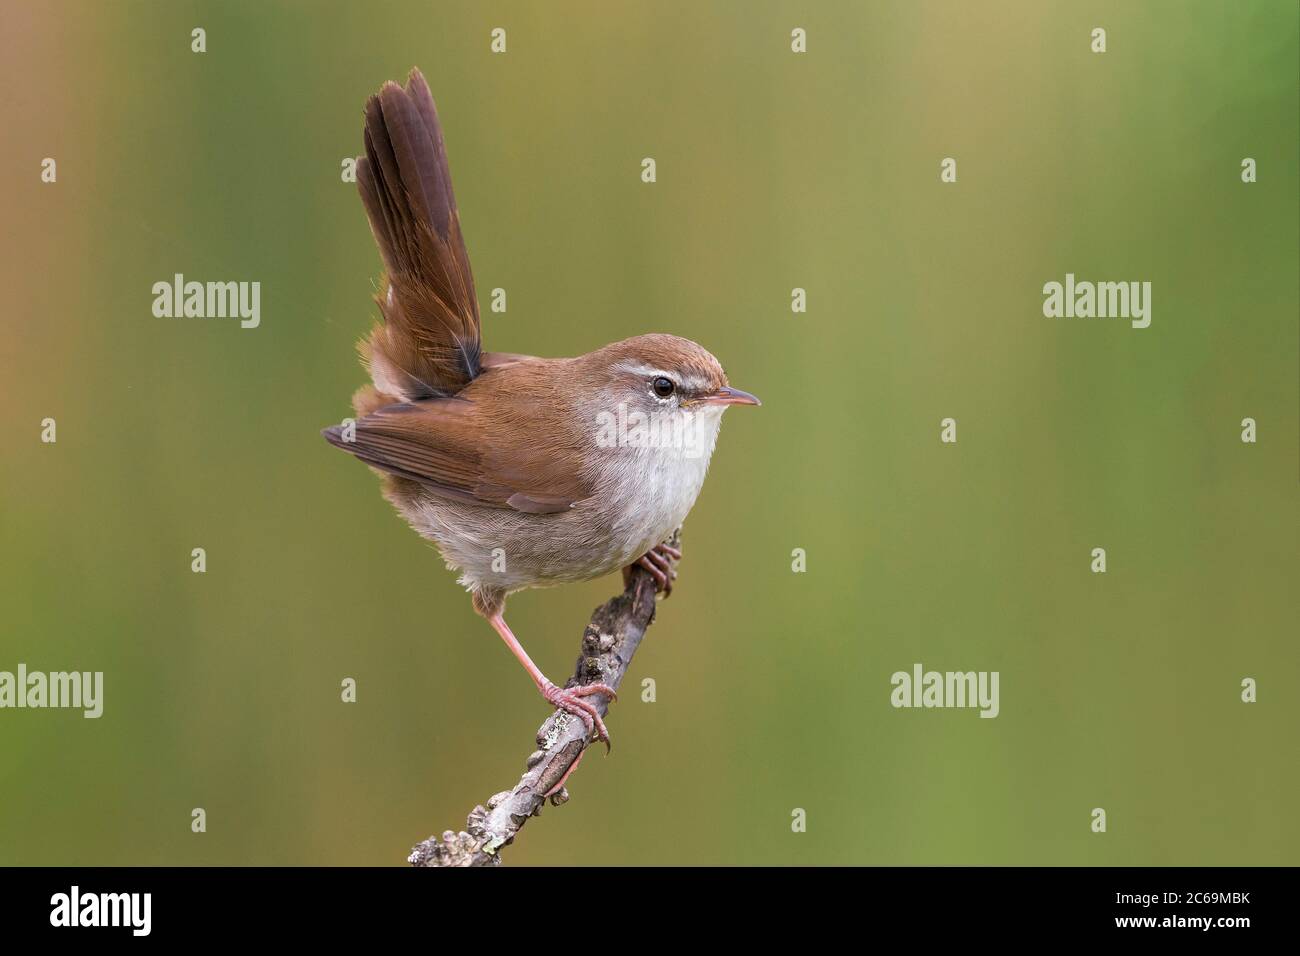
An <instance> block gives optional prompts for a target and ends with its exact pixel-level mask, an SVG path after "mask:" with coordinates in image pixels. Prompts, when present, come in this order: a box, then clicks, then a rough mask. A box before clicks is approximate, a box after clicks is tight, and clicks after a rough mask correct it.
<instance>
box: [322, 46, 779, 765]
mask: <svg viewBox="0 0 1300 956" xmlns="http://www.w3.org/2000/svg"><path fill="white" fill-rule="evenodd" d="M365 150H366V154H365V156H363V157H360V158H359V159H358V160H357V184H358V186H359V187H360V190H361V199H362V202H363V203H364V205H365V209H366V216H367V217H368V218H369V220H370V229H371V231H372V232H373V233H374V236H375V242H376V243H377V244H378V245H379V252H380V255H381V256H382V257H383V260H384V266H385V268H386V270H387V276H386V280H385V283H384V284H383V285H382V287H381V288H382V289H383V291H382V292H381V293H380V294H379V295H378V296H377V297H376V300H375V301H376V302H377V303H378V304H379V309H380V312H381V313H382V315H383V321H382V322H381V323H379V324H377V325H376V326H375V328H374V330H373V331H372V332H371V333H370V336H369V337H368V338H367V339H365V340H363V341H362V342H361V345H360V350H361V353H362V360H363V362H364V364H365V365H366V367H367V368H368V370H369V372H370V376H371V380H372V383H373V384H371V385H366V386H364V387H362V388H361V389H360V390H359V391H358V392H357V393H356V395H354V396H353V399H352V404H353V406H354V408H355V409H356V413H357V420H356V422H355V424H353V425H347V426H334V427H332V428H327V429H325V430H324V432H323V434H324V435H325V437H326V439H328V440H329V441H330V442H331V443H332V444H334V445H337V446H338V447H340V448H342V449H344V450H345V451H348V452H351V453H352V454H353V455H355V456H356V457H357V458H359V459H361V460H362V461H363V462H365V463H366V464H368V465H370V466H371V467H372V468H374V469H376V470H377V471H378V472H379V473H380V474H381V475H382V477H383V492H384V496H385V497H386V498H387V499H388V500H389V501H390V502H392V504H393V505H394V506H395V507H396V508H397V510H398V511H399V512H400V513H401V514H402V515H403V516H404V517H405V518H406V520H407V521H408V522H410V524H411V526H412V527H413V528H414V529H415V530H416V531H418V532H419V533H420V534H421V535H423V536H424V537H425V538H428V539H429V540H431V541H433V542H434V543H435V544H436V545H437V547H438V550H439V551H440V552H441V554H442V556H443V558H444V560H445V561H446V562H447V566H448V567H449V568H452V569H454V570H458V571H460V572H461V577H460V583H461V584H462V585H464V587H465V588H466V589H468V590H469V592H470V594H471V595H472V598H473V603H474V610H475V611H477V612H478V613H479V614H481V615H483V616H484V617H485V618H487V620H488V622H489V623H490V624H491V625H492V627H493V628H495V629H496V631H497V633H498V634H500V635H501V638H502V639H503V640H504V641H505V642H506V644H507V645H508V646H509V648H510V650H511V651H512V652H513V653H514V655H515V657H517V658H518V659H519V661H520V663H522V664H523V665H524V668H525V669H526V670H527V671H528V673H529V675H530V676H531V677H532V679H533V681H534V682H535V683H536V684H537V687H538V690H540V691H541V693H542V696H543V697H545V698H546V700H547V701H549V702H550V703H551V704H552V705H554V706H556V707H559V708H562V709H563V710H565V711H567V712H569V713H572V714H575V715H577V716H578V717H580V718H581V719H582V721H583V722H584V724H585V726H586V728H587V733H588V735H589V736H590V735H591V734H592V733H593V732H594V733H595V734H596V735H597V736H598V737H599V738H600V739H601V740H603V741H605V744H606V746H608V744H609V734H608V732H607V731H606V729H605V725H604V723H603V722H602V721H601V719H600V715H599V713H598V712H597V711H596V708H595V707H593V706H592V704H591V703H590V702H589V701H588V700H586V698H588V697H590V696H592V695H594V694H605V695H607V696H608V697H609V699H610V700H611V701H612V700H613V699H614V691H613V690H612V689H611V688H609V687H608V686H606V685H604V684H588V685H585V686H580V687H567V688H561V687H557V686H556V685H555V684H553V683H552V682H551V681H550V680H548V679H547V678H546V675H545V674H543V673H542V672H541V670H540V669H539V668H538V667H537V665H536V664H534V663H533V662H532V660H531V659H530V658H529V656H528V654H527V653H525V652H524V649H523V647H522V645H520V643H519V641H518V640H517V639H516V638H515V636H514V634H513V633H511V631H510V628H509V627H508V626H507V625H506V622H505V618H504V617H503V616H502V615H503V612H504V610H505V604H506V596H507V595H508V594H511V593H513V592H515V591H519V590H522V589H524V588H532V587H548V586H551V585H556V584H562V583H565V582H568V581H583V580H587V579H590V578H595V577H599V576H601V575H604V574H607V573H609V572H611V571H615V570H617V569H619V568H623V567H630V565H632V564H639V565H640V566H642V567H644V568H646V569H647V570H648V571H650V573H651V574H653V575H654V576H655V580H656V583H657V584H658V586H659V588H660V589H661V590H663V591H665V592H669V591H671V588H672V577H673V576H675V575H674V572H672V571H671V569H670V567H669V562H668V558H669V557H672V558H678V557H680V556H681V555H680V554H679V553H678V552H676V551H675V550H674V549H673V548H672V547H670V546H669V545H667V544H666V543H665V542H666V540H667V539H668V538H669V536H670V535H671V534H672V533H673V531H674V530H675V529H676V528H677V527H678V526H679V525H680V524H681V523H682V520H683V519H684V518H685V517H686V514H687V512H689V511H690V510H691V506H692V505H694V503H695V498H696V496H697V495H698V494H699V491H700V487H701V485H702V484H703V482H704V474H705V471H706V470H707V469H708V465H709V456H710V455H711V454H712V453H713V447H714V443H715V441H716V440H717V435H718V426H719V425H720V424H721V421H722V413H723V411H724V410H725V408H726V406H728V405H757V404H759V401H758V399H757V398H755V397H754V396H753V395H750V394H749V393H747V392H742V391H740V390H739V389H735V388H731V387H730V386H729V385H728V384H727V376H726V375H725V374H724V373H723V371H722V366H721V365H719V364H718V361H717V359H715V358H714V357H713V356H712V355H710V354H709V353H708V352H707V351H705V350H704V349H703V348H701V347H700V346H699V345H696V344H695V343H694V342H691V341H689V340H687V339H683V338H678V337H677V336H673V335H640V336H636V337H635V338H630V339H625V340H623V341H622V342H615V343H614V344H613V345H607V346H605V347H604V348H602V349H597V350H596V351H594V352H589V353H588V354H586V355H581V356H578V357H577V358H560V359H543V358H534V357H532V356H527V355H511V354H504V353H492V352H483V351H481V345H480V337H479V311H478V301H477V299H476V297H475V294H474V278H473V276H472V274H471V273H470V266H469V257H468V255H467V254H466V252H465V242H464V239H463V238H462V236H461V231H460V216H459V214H458V213H457V210H456V200H455V198H454V196H453V195H452V190H451V175H450V173H449V172H448V169H447V152H446V148H445V146H444V145H443V139H442V129H441V127H440V126H439V123H438V114H437V111H436V109H435V108H434V104H433V97H432V96H431V95H430V94H429V86H428V84H427V83H426V82H425V80H424V77H423V76H422V75H421V74H420V72H419V70H412V71H411V75H410V77H409V78H408V80H407V83H406V87H405V88H403V87H400V86H398V85H397V84H396V83H391V82H390V83H386V84H384V86H383V88H382V89H381V90H380V91H379V93H378V95H376V96H372V97H370V99H369V100H368V101H367V103H366V124H365Z"/></svg>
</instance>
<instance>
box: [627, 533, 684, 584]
mask: <svg viewBox="0 0 1300 956" xmlns="http://www.w3.org/2000/svg"><path fill="white" fill-rule="evenodd" d="M681 558H682V553H681V551H679V550H677V549H676V548H674V547H673V546H672V545H671V544H658V545H655V546H654V547H653V548H651V549H650V550H649V551H647V552H646V553H645V554H643V555H642V556H641V557H639V558H637V560H636V561H635V562H634V566H636V567H641V568H645V569H646V570H647V571H649V572H650V576H651V577H652V578H654V580H655V589H656V590H658V591H662V592H663V594H664V597H669V596H671V595H672V593H673V582H674V581H675V580H677V572H676V571H675V570H674V569H673V564H672V562H673V561H680V560H681Z"/></svg>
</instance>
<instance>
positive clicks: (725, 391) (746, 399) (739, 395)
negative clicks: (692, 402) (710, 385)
mask: <svg viewBox="0 0 1300 956" xmlns="http://www.w3.org/2000/svg"><path fill="white" fill-rule="evenodd" d="M699 402H700V404H701V405H762V404H763V403H762V402H760V401H759V400H758V396H757V395H751V394H749V392H742V391H741V390H740V389H738V388H731V387H730V386H723V387H722V388H720V389H718V390H717V391H716V392H714V393H713V394H712V395H705V396H704V397H703V398H701V399H700V400H699Z"/></svg>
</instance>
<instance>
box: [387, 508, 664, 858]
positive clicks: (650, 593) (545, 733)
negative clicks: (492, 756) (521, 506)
mask: <svg viewBox="0 0 1300 956" xmlns="http://www.w3.org/2000/svg"><path fill="white" fill-rule="evenodd" d="M680 541H681V529H680V528H679V529H678V530H677V531H675V532H674V533H673V536H672V538H671V539H670V541H669V542H668V543H669V544H671V545H673V546H674V547H680ZM654 617H655V581H654V578H653V577H651V575H650V573H649V572H648V571H646V570H645V569H644V568H641V567H638V566H636V565H633V566H632V572H631V575H630V577H629V579H628V585H627V589H626V590H625V591H624V592H623V593H622V594H620V595H618V596H617V597H613V598H610V599H609V600H608V601H606V602H605V603H604V604H602V605H601V606H600V607H598V608H596V610H595V611H593V612H592V615H591V623H590V624H588V625H587V629H586V631H584V632H583V635H582V650H581V652H580V654H579V656H578V665H577V667H576V669H575V670H574V672H573V678H572V679H571V680H570V681H569V683H568V686H570V687H572V686H575V685H577V684H592V683H605V684H608V685H610V686H611V687H613V688H614V689H615V690H617V689H618V687H619V685H620V684H622V682H623V677H624V676H625V675H626V674H627V669H628V667H629V666H630V665H631V663H632V655H633V654H635V653H636V649H637V648H638V647H639V646H640V644H641V638H643V637H645V632H646V628H648V627H649V626H650V623H651V622H652V621H653V620H654ZM587 699H588V700H590V701H591V702H592V704H594V705H595V707H596V709H597V710H598V711H600V715H601V716H602V717H604V716H605V713H606V712H607V711H608V709H609V704H608V702H607V701H606V700H605V697H604V695H603V694H598V695H596V696H595V697H590V698H587ZM589 743H590V741H589V740H588V739H587V732H586V728H585V727H584V726H583V723H582V721H581V720H579V719H578V718H577V717H574V716H572V715H570V714H567V713H565V712H564V711H562V710H556V711H555V713H553V714H552V715H551V716H550V717H548V718H547V719H546V722H545V723H543V724H542V726H541V727H540V728H539V729H538V731H537V747H538V749H537V750H535V751H533V753H532V754H531V755H530V756H529V757H528V762H527V767H528V769H527V770H525V771H524V775H523V776H522V777H520V778H519V782H518V783H517V784H515V786H514V789H513V790H504V791H502V792H501V793H498V794H494V795H493V796H491V797H489V798H488V801H487V806H486V807H484V806H481V805H480V806H477V807H475V808H474V809H473V810H471V811H470V813H469V819H468V821H467V822H466V829H464V830H462V831H461V832H460V833H453V832H452V831H451V830H447V831H446V832H445V833H443V835H442V839H441V841H440V840H439V839H438V838H437V837H429V839H427V840H425V841H424V842H422V843H420V844H419V845H417V846H416V847H415V849H413V850H412V851H411V855H410V856H409V857H407V862H408V863H410V864H412V865H413V866H496V865H498V864H500V862H501V856H500V852H499V851H500V850H501V848H502V847H506V846H509V845H510V844H511V843H513V842H514V839H515V837H516V835H518V833H519V830H520V829H521V828H522V827H523V825H524V824H525V823H527V822H528V818H529V817H535V816H539V815H540V814H541V812H542V806H543V805H544V804H545V803H546V794H547V793H548V792H550V791H551V790H552V789H554V788H555V785H556V784H557V783H559V782H560V781H562V780H564V779H565V775H566V774H568V773H569V772H570V769H571V768H572V767H574V766H575V765H576V764H577V762H578V760H579V759H580V758H581V755H582V753H583V751H584V750H585V749H586V748H587V746H588V744H589ZM550 799H551V805H552V806H559V805H560V804H562V803H565V802H567V801H568V799H569V793H568V791H567V790H566V789H564V788H561V789H559V790H558V791H556V793H554V794H553V795H552V796H551V798H550Z"/></svg>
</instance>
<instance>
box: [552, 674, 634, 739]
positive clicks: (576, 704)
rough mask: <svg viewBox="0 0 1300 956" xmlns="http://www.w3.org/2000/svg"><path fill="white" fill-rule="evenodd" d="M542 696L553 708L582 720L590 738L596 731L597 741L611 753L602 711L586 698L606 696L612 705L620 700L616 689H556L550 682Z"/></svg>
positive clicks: (595, 686) (594, 686)
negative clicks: (594, 695) (601, 716)
mask: <svg viewBox="0 0 1300 956" xmlns="http://www.w3.org/2000/svg"><path fill="white" fill-rule="evenodd" d="M541 690H542V696H543V697H545V698H546V702H547V703H548V704H550V705H551V706H552V707H557V708H559V709H560V710H562V711H564V712H565V713H567V714H573V715H574V716H575V717H578V718H580V719H581V720H582V724H583V726H584V727H586V728H587V736H588V737H590V736H591V734H592V732H593V731H594V732H595V734H596V739H597V740H601V741H603V742H604V744H605V752H606V753H609V751H610V745H609V731H608V730H606V729H605V722H604V721H603V720H601V718H600V711H598V710H596V708H595V706H593V705H592V704H590V703H588V702H587V700H586V699H585V698H587V697H590V696H591V695H592V694H604V695H605V696H606V697H608V698H609V701H610V703H611V704H612V703H613V702H614V701H616V700H618V694H616V693H615V692H614V688H612V687H610V686H609V685H608V684H583V685H581V686H579V687H556V686H555V685H554V684H552V683H551V682H550V681H547V682H546V683H545V684H543V685H542V688H541Z"/></svg>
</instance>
